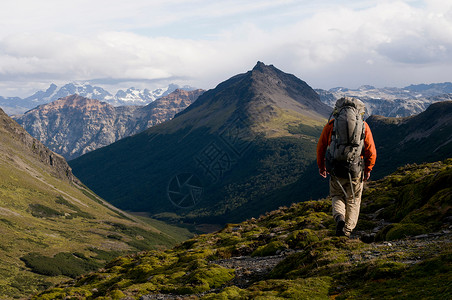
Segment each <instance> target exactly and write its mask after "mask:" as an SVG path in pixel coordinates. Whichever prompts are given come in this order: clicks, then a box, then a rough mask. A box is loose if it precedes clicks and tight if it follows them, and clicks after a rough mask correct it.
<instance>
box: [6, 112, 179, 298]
mask: <svg viewBox="0 0 452 300" xmlns="http://www.w3.org/2000/svg"><path fill="white" fill-rule="evenodd" d="M0 140H1V143H0V182H1V184H0V195H1V204H0V232H1V235H2V243H1V246H0V260H1V262H2V263H1V266H0V295H1V296H0V298H1V299H12V298H21V299H24V298H26V297H28V296H30V294H32V293H36V292H38V291H40V290H42V289H45V288H46V287H49V286H51V285H53V284H55V283H57V282H61V281H66V280H68V279H70V278H74V277H76V276H78V275H79V274H82V273H86V272H88V271H92V270H96V269H97V268H99V267H100V266H101V265H102V264H103V263H105V261H108V260H110V259H111V258H113V257H115V256H117V255H119V254H125V253H128V252H130V251H133V252H136V251H141V250H145V249H156V248H166V247H169V246H172V245H174V244H175V243H177V242H178V241H180V240H183V239H185V238H187V232H184V231H181V230H180V229H177V231H178V232H179V233H177V234H175V232H176V231H175V230H174V228H171V227H168V226H166V225H165V226H163V225H162V224H161V223H159V222H154V221H152V224H151V223H149V222H151V220H149V221H146V222H145V221H143V220H141V219H137V218H136V217H133V216H131V215H129V214H127V213H125V212H123V211H121V210H119V209H117V208H115V207H113V206H112V205H110V204H108V203H107V202H105V201H104V200H103V199H101V198H100V197H98V196H97V195H96V194H94V193H93V192H92V191H90V190H89V189H88V188H87V187H86V186H85V185H83V184H82V183H81V182H80V180H79V179H77V178H76V177H74V175H73V173H72V170H71V168H70V167H69V165H68V164H67V163H66V161H65V160H64V158H63V157H61V156H60V155H58V154H56V153H54V152H52V151H50V150H49V149H48V148H46V147H45V146H44V145H43V144H42V143H41V142H39V141H38V140H36V139H34V138H33V137H31V136H30V135H29V134H28V133H27V132H26V131H25V130H24V129H23V128H22V127H21V126H19V125H18V124H17V123H16V122H15V121H14V120H12V119H11V118H10V117H9V116H7V115H6V114H5V113H4V112H3V111H2V110H0Z"/></svg>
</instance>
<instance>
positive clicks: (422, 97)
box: [316, 82, 452, 117]
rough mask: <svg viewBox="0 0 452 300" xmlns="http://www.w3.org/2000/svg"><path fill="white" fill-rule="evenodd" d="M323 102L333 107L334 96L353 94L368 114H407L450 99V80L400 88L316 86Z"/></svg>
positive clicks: (390, 115)
mask: <svg viewBox="0 0 452 300" xmlns="http://www.w3.org/2000/svg"><path fill="white" fill-rule="evenodd" d="M316 91H317V93H319V95H320V99H321V100H322V102H324V103H325V104H327V105H329V106H331V107H333V106H334V104H335V103H336V100H337V99H339V98H341V97H344V96H350V97H357V98H359V99H361V100H362V101H363V102H364V103H365V104H366V108H367V113H368V115H381V116H385V117H407V116H411V115H415V114H419V113H421V112H423V111H424V110H426V109H427V107H428V106H429V105H430V104H432V103H435V102H439V101H447V100H452V83H450V82H445V83H435V84H428V85H427V84H420V85H410V86H407V87H404V88H375V87H373V86H369V85H365V86H361V87H359V88H358V89H347V88H343V87H338V88H333V89H330V90H328V91H326V90H321V89H318V90H316Z"/></svg>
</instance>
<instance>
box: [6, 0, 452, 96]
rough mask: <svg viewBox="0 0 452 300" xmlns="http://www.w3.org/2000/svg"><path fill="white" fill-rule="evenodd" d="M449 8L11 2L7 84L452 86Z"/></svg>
mask: <svg viewBox="0 0 452 300" xmlns="http://www.w3.org/2000/svg"><path fill="white" fill-rule="evenodd" d="M446 2H449V1H421V2H419V1H415V2H413V1H397V2H394V1H376V0H375V1H352V0H349V1H341V2H340V4H337V2H336V1H316V2H315V4H313V3H312V2H311V1H289V0H288V1H238V0H232V1H204V0H192V1H182V0H173V1H163V0H162V1H144V0H137V1H128V2H127V1H116V0H115V1H107V0H99V1H94V3H93V1H88V0H78V1H75V0H74V1H52V0H47V1H24V0H18V1H7V3H1V4H0V78H1V79H2V80H3V81H4V82H3V86H4V84H5V81H6V80H7V81H8V87H9V88H11V90H9V92H10V93H11V92H12V91H14V92H16V91H17V88H16V89H15V88H14V84H16V85H17V87H19V86H21V85H22V86H23V87H25V86H28V85H29V84H31V83H33V84H35V85H36V86H38V85H37V83H39V84H40V85H39V86H43V85H45V83H47V84H50V82H58V81H59V82H62V81H71V80H89V79H92V78H98V79H99V78H111V79H115V78H116V79H118V80H119V79H121V80H122V79H126V78H131V79H140V80H144V81H147V82H149V81H152V80H154V81H159V80H160V81H161V80H164V79H168V81H171V80H175V79H178V80H179V81H181V83H184V82H187V83H188V84H192V85H194V86H197V87H201V88H212V87H214V86H215V85H216V84H218V83H219V82H221V81H223V80H225V79H227V78H229V77H230V76H233V75H235V74H237V73H240V72H245V71H247V70H248V69H250V68H251V67H252V66H253V65H254V64H255V63H256V61H258V60H261V61H263V62H265V63H269V64H270V63H271V64H274V65H275V66H276V67H278V68H280V69H282V70H283V71H286V72H290V73H294V74H295V75H297V76H298V77H300V78H302V79H303V80H305V81H307V82H308V83H309V84H311V85H312V86H314V87H323V88H329V87H332V86H336V85H344V86H350V87H352V85H361V84H372V85H376V86H380V85H393V86H400V85H403V84H410V83H416V82H432V81H450V80H451V79H450V78H449V77H448V76H449V73H450V71H448V70H450V67H452V4H448V3H446ZM435 70H436V72H435ZM419 73H423V74H424V75H425V76H424V77H422V75H421V74H419ZM182 81H184V82H182ZM151 88H152V87H151ZM4 91H6V90H4V88H3V87H2V84H0V95H2V96H5V93H4ZM27 91H28V90H27ZM6 92H8V91H6Z"/></svg>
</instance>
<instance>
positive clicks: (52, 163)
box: [0, 109, 78, 182]
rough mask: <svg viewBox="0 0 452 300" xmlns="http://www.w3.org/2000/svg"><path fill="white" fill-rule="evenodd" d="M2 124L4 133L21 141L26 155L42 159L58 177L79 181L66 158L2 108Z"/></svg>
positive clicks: (0, 121)
mask: <svg viewBox="0 0 452 300" xmlns="http://www.w3.org/2000/svg"><path fill="white" fill-rule="evenodd" d="M0 126H1V129H0V130H1V131H2V134H3V135H7V136H8V138H10V139H12V140H15V141H18V142H19V145H20V146H18V147H20V148H21V149H20V151H21V152H22V153H23V154H24V156H26V157H27V158H29V159H31V158H35V159H37V160H39V161H41V162H42V163H44V164H45V165H46V166H47V167H48V168H49V173H51V174H52V175H54V176H55V177H57V178H60V179H63V180H66V181H69V182H73V181H78V179H77V178H75V177H74V175H73V174H72V169H71V167H69V165H68V164H67V162H66V160H65V159H64V158H63V157H62V156H61V155H58V154H57V153H54V152H53V151H51V150H50V149H49V148H47V147H46V146H44V145H43V144H42V143H41V142H40V141H38V140H37V139H35V138H33V137H32V136H31V135H30V134H28V133H27V132H26V131H25V130H24V129H23V128H22V127H21V126H19V125H18V124H17V123H16V122H15V121H14V120H13V119H11V118H10V117H9V116H8V115H7V114H6V113H5V112H4V111H3V110H2V109H0ZM2 140H3V139H2ZM3 142H4V140H3ZM2 148H3V145H2ZM10 159H11V160H15V157H10Z"/></svg>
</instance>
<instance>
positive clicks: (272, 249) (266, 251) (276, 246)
mask: <svg viewBox="0 0 452 300" xmlns="http://www.w3.org/2000/svg"><path fill="white" fill-rule="evenodd" d="M285 248H287V245H286V244H284V243H283V242H281V241H273V242H270V243H268V244H267V245H264V246H260V247H258V248H257V249H256V250H255V251H254V252H253V253H252V254H251V256H253V257H254V256H269V255H275V254H276V252H277V251H278V250H282V249H285Z"/></svg>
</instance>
